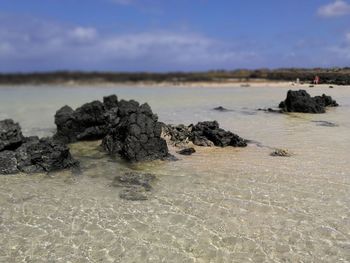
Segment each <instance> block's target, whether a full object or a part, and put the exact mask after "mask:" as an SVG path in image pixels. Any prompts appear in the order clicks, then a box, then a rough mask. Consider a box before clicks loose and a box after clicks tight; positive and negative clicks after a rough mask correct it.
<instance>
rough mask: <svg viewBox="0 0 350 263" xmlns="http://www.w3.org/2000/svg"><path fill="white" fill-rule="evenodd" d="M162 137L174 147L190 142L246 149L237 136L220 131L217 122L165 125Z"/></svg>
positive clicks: (245, 143)
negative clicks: (166, 138) (167, 138)
mask: <svg viewBox="0 0 350 263" xmlns="http://www.w3.org/2000/svg"><path fill="white" fill-rule="evenodd" d="M164 135H165V136H167V137H169V138H170V140H171V141H172V142H173V143H174V144H175V145H180V144H186V143H187V142H192V143H193V144H194V145H197V146H204V147H211V146H218V147H227V146H232V147H246V146H247V142H246V140H244V139H243V138H241V137H239V136H238V135H236V134H234V133H232V132H230V131H225V130H224V129H221V128H220V126H219V124H218V122H217V121H205V122H199V123H197V124H196V125H193V124H191V125H189V126H184V125H179V126H173V125H167V126H165V127H164Z"/></svg>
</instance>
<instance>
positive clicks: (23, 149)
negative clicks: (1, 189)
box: [0, 120, 78, 174]
mask: <svg viewBox="0 0 350 263" xmlns="http://www.w3.org/2000/svg"><path fill="white" fill-rule="evenodd" d="M0 123H1V125H2V138H5V140H2V141H1V142H2V144H1V145H2V146H5V147H2V148H1V149H0V174H15V173H18V172H25V173H34V172H51V171H56V170H61V169H65V168H70V167H73V166H78V162H77V161H75V160H74V159H73V158H72V156H71V154H70V152H69V148H68V147H67V146H66V145H64V144H62V143H61V142H58V141H55V140H54V139H52V138H43V139H39V138H38V137H23V135H22V132H21V127H20V126H19V124H16V123H14V122H13V120H5V121H1V122H0ZM9 131H10V132H9ZM4 134H5V135H6V136H4Z"/></svg>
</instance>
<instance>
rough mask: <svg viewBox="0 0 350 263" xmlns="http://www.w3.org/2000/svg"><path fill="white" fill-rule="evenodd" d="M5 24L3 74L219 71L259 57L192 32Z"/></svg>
mask: <svg viewBox="0 0 350 263" xmlns="http://www.w3.org/2000/svg"><path fill="white" fill-rule="evenodd" d="M1 22H5V21H2V20H1V17H0V39H1V41H0V71H1V70H6V71H9V70H13V68H17V67H22V68H28V69H30V70H37V69H38V70H52V69H57V68H59V69H85V70H94V69H110V70H163V71H164V70H165V71H168V70H191V69H213V68H224V67H225V66H228V67H230V66H232V67H233V66H234V65H238V64H240V65H243V66H248V63H251V61H252V59H253V58H256V57H257V55H256V54H255V53H254V52H250V51H247V50H243V49H242V48H235V47H234V46H232V44H231V43H226V42H223V41H219V40H216V39H213V38H209V37H205V36H202V35H199V34H194V33H189V32H186V33H184V32H171V31H152V32H142V33H133V34H116V33H113V34H102V33H100V32H98V30H97V29H95V28H92V27H82V26H69V25H66V24H59V23H48V22H47V21H39V20H35V21H31V20H30V19H26V23H25V24H21V25H20V26H18V25H19V23H17V24H14V23H1ZM2 24H5V26H2ZM35 67H37V68H35Z"/></svg>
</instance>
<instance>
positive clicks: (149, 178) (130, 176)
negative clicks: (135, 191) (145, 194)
mask: <svg viewBox="0 0 350 263" xmlns="http://www.w3.org/2000/svg"><path fill="white" fill-rule="evenodd" d="M155 180H156V176H155V175H153V174H149V173H146V174H144V173H136V172H128V173H125V174H123V175H119V176H116V177H115V178H114V180H113V183H112V186H116V187H135V186H141V187H143V188H144V189H145V190H146V191H150V190H151V189H152V186H151V183H152V182H153V181H155Z"/></svg>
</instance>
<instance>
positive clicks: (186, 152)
mask: <svg viewBox="0 0 350 263" xmlns="http://www.w3.org/2000/svg"><path fill="white" fill-rule="evenodd" d="M195 152H196V150H195V149H194V148H192V147H191V148H185V149H183V150H181V151H178V152H177V153H178V154H181V155H192V154H194V153H195Z"/></svg>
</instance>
